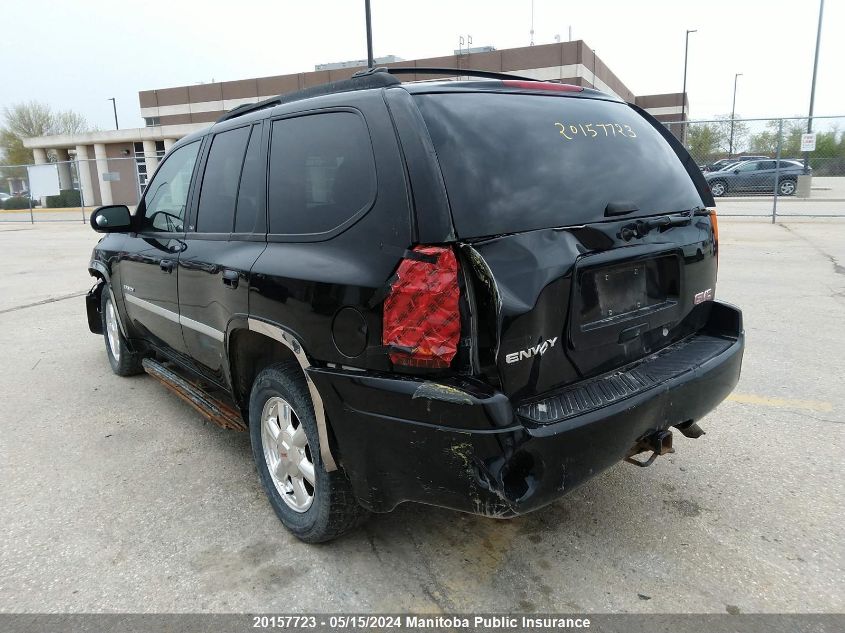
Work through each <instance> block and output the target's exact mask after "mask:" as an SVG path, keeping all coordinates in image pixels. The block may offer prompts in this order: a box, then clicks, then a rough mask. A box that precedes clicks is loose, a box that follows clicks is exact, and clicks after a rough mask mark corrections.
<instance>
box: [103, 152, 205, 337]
mask: <svg viewBox="0 0 845 633" xmlns="http://www.w3.org/2000/svg"><path fill="white" fill-rule="evenodd" d="M200 144H201V141H199V140H198V141H194V142H193V143H189V144H187V145H183V146H181V147H178V148H176V149H175V150H173V151H172V152H171V153H170V154H168V155H167V157H166V158H165V159H164V162H162V164H161V166H160V167H159V168H158V170H157V171H156V174H155V177H154V178H153V180H152V182H150V184H149V185H148V186H147V188H146V190H145V192H144V197H143V199H142V200H141V202H140V204H139V205H138V210H137V214H138V216H139V217H137V218H136V222H137V226H138V232H137V233H132V234H131V235H129V236H127V238H126V241H125V243H124V249H125V250H124V252H123V255H122V257H121V261H120V263H119V268H120V274H121V283H122V288H121V290H122V291H123V296H124V301H125V305H126V312H127V314H128V315H129V319H130V328H131V330H132V331H133V333H134V334H135V335H136V336H139V337H141V338H145V339H147V340H149V341H151V342H153V343H155V344H157V345H159V346H160V347H164V348H170V349H172V350H174V351H177V352H181V353H184V351H185V342H184V340H183V338H182V328H181V326H180V325H179V303H178V293H177V273H176V268H177V262H178V261H179V254H180V253H181V251H182V248H183V247H184V245H185V216H186V209H187V207H188V202H189V192H190V186H191V180H192V178H193V175H194V172H195V166H196V162H197V156H198V154H199V150H200Z"/></svg>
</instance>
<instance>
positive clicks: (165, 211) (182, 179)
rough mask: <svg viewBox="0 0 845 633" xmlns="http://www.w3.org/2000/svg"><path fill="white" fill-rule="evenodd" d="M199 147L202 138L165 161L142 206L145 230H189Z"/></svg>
mask: <svg viewBox="0 0 845 633" xmlns="http://www.w3.org/2000/svg"><path fill="white" fill-rule="evenodd" d="M199 147H200V144H199V141H196V142H194V143H190V144H189V145H183V146H182V147H180V148H179V149H177V150H175V151H174V152H172V153H171V154H170V156H168V157H167V160H166V161H164V162H163V163H162V164H161V168H159V170H158V171H157V172H156V175H155V178H153V180H152V182H151V183H150V185H149V187H147V191H146V192H145V193H144V199H143V200H142V201H141V204H140V206H139V211H140V212H142V213H143V214H144V221H143V224H142V229H143V230H145V231H164V232H182V231H184V230H185V229H184V220H185V207H186V206H187V204H188V190H189V188H190V185H191V175H192V174H193V172H194V164H195V163H196V162H197V152H198V151H199Z"/></svg>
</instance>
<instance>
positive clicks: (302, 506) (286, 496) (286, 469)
mask: <svg viewBox="0 0 845 633" xmlns="http://www.w3.org/2000/svg"><path fill="white" fill-rule="evenodd" d="M249 435H250V440H251V443H252V455H253V458H254V459H255V465H256V468H257V469H258V475H259V477H260V479H261V484H262V485H263V486H264V491H265V492H266V493H267V498H268V499H269V500H270V505H271V506H272V508H273V511H274V512H275V513H276V516H278V517H279V520H280V521H281V522H282V523H283V524H284V525H285V527H286V528H288V529H289V530H290V531H291V532H292V533H293V534H294V536H296V537H297V538H299V539H300V540H302V541H305V542H306V543H321V542H324V541H329V540H332V539H334V538H337V537H338V536H340V535H341V534H343V533H345V532H348V531H349V530H351V529H353V528H355V527H357V526H358V525H359V524H360V523H361V522H362V520H363V519H365V518H366V516H367V512H366V511H365V510H364V509H363V508H362V507H361V506H360V505H358V501H357V500H356V498H355V495H354V493H353V492H352V486H351V484H350V483H349V480H348V479H347V477H346V474H345V473H344V472H343V471H342V470H336V471H333V472H330V473H329V472H326V470H325V468H324V467H323V460H322V457H321V456H320V439H319V435H318V433H317V422H316V419H315V417H314V408H313V406H312V403H311V396H310V394H309V392H308V387H307V385H306V383H305V379H304V377H303V376H302V373H301V370H300V368H299V366H298V365H296V364H295V363H284V364H276V365H271V366H269V367H267V368H266V369H264V370H263V371H262V372H261V373H259V374H258V377H257V378H256V379H255V382H254V383H253V386H252V393H251V394H250V398H249Z"/></svg>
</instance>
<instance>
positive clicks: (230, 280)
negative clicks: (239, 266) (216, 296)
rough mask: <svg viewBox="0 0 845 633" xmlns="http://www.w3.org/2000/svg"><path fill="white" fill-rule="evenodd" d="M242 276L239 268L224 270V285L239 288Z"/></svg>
mask: <svg viewBox="0 0 845 633" xmlns="http://www.w3.org/2000/svg"><path fill="white" fill-rule="evenodd" d="M240 278H241V276H240V274H239V273H238V271H237V270H224V271H223V285H224V286H228V287H229V288H237V287H238V280H239V279H240Z"/></svg>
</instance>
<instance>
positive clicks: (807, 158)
mask: <svg viewBox="0 0 845 633" xmlns="http://www.w3.org/2000/svg"><path fill="white" fill-rule="evenodd" d="M823 15H824V0H819V28H818V30H817V31H816V56H815V58H814V59H813V83H812V85H811V86H810V116H809V117H808V118H807V134H809V133H810V132H812V131H813V106H814V105H815V100H816V71H817V70H818V69H819V42H821V39H822V16H823ZM809 166H810V153H809V152H804V173H805V174H806V173H808V172H809Z"/></svg>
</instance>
